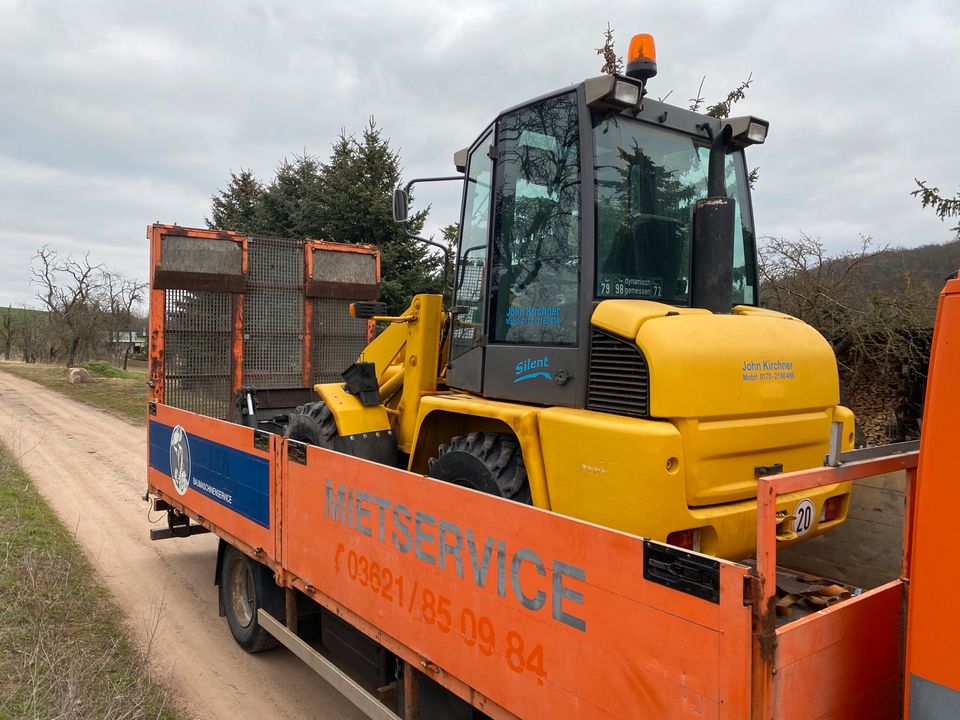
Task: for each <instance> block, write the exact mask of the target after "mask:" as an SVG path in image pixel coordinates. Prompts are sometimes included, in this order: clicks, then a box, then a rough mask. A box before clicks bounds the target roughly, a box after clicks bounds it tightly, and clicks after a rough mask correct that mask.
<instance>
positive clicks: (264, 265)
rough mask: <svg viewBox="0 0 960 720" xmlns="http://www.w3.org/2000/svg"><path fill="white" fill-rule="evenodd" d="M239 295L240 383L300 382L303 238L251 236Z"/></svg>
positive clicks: (295, 384)
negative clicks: (242, 291) (241, 322)
mask: <svg viewBox="0 0 960 720" xmlns="http://www.w3.org/2000/svg"><path fill="white" fill-rule="evenodd" d="M247 247H248V263H247V267H248V274H247V286H246V290H245V291H244V298H243V384H244V385H248V386H254V387H261V388H282V387H302V386H303V279H304V278H303V274H304V268H303V242H302V241H298V240H282V239H278V238H262V237H252V238H250V239H249V244H248V246H247Z"/></svg>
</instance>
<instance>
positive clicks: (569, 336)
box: [490, 93, 580, 345]
mask: <svg viewBox="0 0 960 720" xmlns="http://www.w3.org/2000/svg"><path fill="white" fill-rule="evenodd" d="M497 152H498V160H499V165H498V176H499V177H498V182H497V189H496V194H495V202H494V236H493V264H492V267H491V277H490V282H491V286H492V287H491V292H492V298H491V320H492V330H491V333H492V340H493V342H497V343H511V344H524V345H574V344H576V342H577V304H578V296H579V284H580V138H579V128H578V123H577V100H576V94H575V93H568V94H566V95H560V96H557V97H553V98H548V99H547V100H544V101H543V102H540V103H537V104H535V105H530V106H527V107H524V108H521V109H519V110H516V111H514V112H512V113H510V114H508V115H505V116H504V117H503V118H502V119H501V121H500V127H499V132H498V148H497Z"/></svg>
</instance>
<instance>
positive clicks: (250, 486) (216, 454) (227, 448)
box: [147, 405, 279, 560]
mask: <svg viewBox="0 0 960 720" xmlns="http://www.w3.org/2000/svg"><path fill="white" fill-rule="evenodd" d="M178 426H179V427H181V428H183V429H184V430H186V433H187V441H186V443H187V446H188V448H189V449H188V451H187V453H188V454H189V461H188V462H186V463H185V465H184V466H185V467H186V468H187V474H188V476H189V479H188V482H186V483H181V486H180V488H179V489H178V488H177V486H176V485H175V483H174V481H173V478H172V477H171V473H170V468H171V467H172V466H173V465H174V464H175V463H176V462H177V460H175V459H174V455H175V453H174V452H173V451H172V450H171V440H170V439H171V435H172V432H173V431H174V430H175V429H176V428H177V427H178ZM147 432H148V450H147V452H148V457H147V476H148V478H149V487H150V490H151V491H152V492H153V493H155V494H157V493H162V494H163V496H164V499H166V500H168V501H169V502H171V503H172V504H174V505H175V506H177V507H178V508H181V507H182V508H185V509H187V510H189V511H191V512H192V514H194V515H199V516H200V517H201V518H202V519H203V520H204V521H206V522H207V523H209V524H210V525H212V526H213V527H214V528H217V529H219V530H222V531H223V532H225V533H227V534H228V535H230V536H231V537H232V538H234V539H236V540H239V541H240V542H241V543H243V544H244V545H246V546H248V547H249V548H250V549H252V550H254V551H256V550H257V549H258V548H259V550H260V552H258V553H257V552H255V554H257V555H258V556H262V557H261V558H260V559H261V560H266V559H268V558H272V557H275V554H276V542H275V537H276V508H275V503H274V502H273V498H274V496H275V493H276V487H277V476H276V472H277V463H275V462H273V457H274V454H275V453H276V445H277V443H278V441H279V438H277V437H275V436H269V437H268V442H267V445H266V448H265V449H259V448H257V447H255V446H254V431H253V429H251V428H248V427H244V426H242V425H235V424H233V423H228V422H223V421H221V420H214V419H212V418H207V417H204V416H203V415H197V414H194V413H191V412H187V411H185V410H178V409H177V408H172V407H169V406H166V405H157V407H156V415H150V416H149V418H148V430H147ZM264 435H265V434H264ZM181 454H182V452H181ZM181 462H182V461H181Z"/></svg>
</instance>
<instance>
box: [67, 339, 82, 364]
mask: <svg viewBox="0 0 960 720" xmlns="http://www.w3.org/2000/svg"><path fill="white" fill-rule="evenodd" d="M79 347H80V338H79V337H76V336H74V337H73V338H71V339H70V346H69V348H68V349H67V367H68V368H71V367H74V363H75V362H76V360H77V350H78V348H79Z"/></svg>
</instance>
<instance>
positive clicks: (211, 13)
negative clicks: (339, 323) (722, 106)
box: [0, 0, 960, 303]
mask: <svg viewBox="0 0 960 720" xmlns="http://www.w3.org/2000/svg"><path fill="white" fill-rule="evenodd" d="M954 10H955V8H954V7H952V6H951V5H950V4H949V3H946V2H939V3H938V2H914V3H910V4H909V5H903V4H898V3H893V2H878V3H872V4H870V5H868V6H865V5H863V4H862V3H853V2H848V3H843V2H840V3H836V2H811V3H802V4H801V3H788V2H775V3H774V2H771V3H756V2H745V1H736V2H726V3H710V4H704V3H701V2H692V1H691V0H679V1H677V2H673V3H670V4H669V6H660V7H653V6H646V7H644V6H638V5H637V4H636V3H635V2H610V3H604V4H603V5H602V6H601V5H598V4H596V3H574V2H567V3H563V2H559V3H558V2H544V1H541V0H532V1H530V2H524V3H516V2H471V3H447V2H440V1H439V0H433V1H425V2H416V1H414V0H410V1H408V2H404V3H389V2H382V1H381V2H367V1H366V0H361V1H356V2H350V3H332V2H321V3H316V2H293V1H292V0H291V1H290V2H226V1H225V0H219V1H215V2H207V3H196V2H166V3H163V4H162V5H160V4H155V3H150V4H147V3H129V2H123V1H122V0H100V1H99V2H93V1H91V2H84V3H82V4H81V3H62V2H50V1H47V2H44V1H42V0H41V1H36V0H34V1H31V2H9V1H7V2H4V0H0V102H2V112H0V253H2V255H3V260H4V262H2V263H0V302H2V303H7V302H18V301H21V300H27V299H29V297H30V296H31V295H32V291H31V290H30V289H29V288H28V287H27V284H26V278H27V269H26V264H27V263H28V261H29V257H30V255H32V253H33V250H34V249H35V248H36V247H38V246H39V245H40V244H43V243H44V242H49V243H50V244H52V245H55V246H57V247H60V248H62V249H64V250H69V251H73V252H77V253H80V252H83V251H84V250H85V249H90V250H91V251H92V252H93V253H94V255H95V256H96V257H97V259H98V260H102V261H103V262H106V263H107V264H110V265H112V266H116V267H118V269H120V270H122V271H123V272H127V273H129V274H135V275H138V276H140V277H144V276H145V275H146V245H145V243H144V240H143V228H144V226H145V225H146V224H147V223H148V222H152V221H154V220H158V219H159V220H161V221H166V222H172V221H178V222H180V223H181V224H187V225H200V224H202V222H203V217H204V215H205V214H206V212H207V211H208V207H209V196H210V194H211V193H213V192H215V191H216V189H217V188H218V187H219V186H222V185H223V184H224V181H225V178H226V176H227V172H228V171H229V170H230V169H234V170H237V169H239V168H241V167H245V168H247V167H249V168H253V169H254V170H255V171H256V172H257V173H258V174H259V175H260V176H261V177H263V178H266V177H269V176H270V175H271V173H272V171H273V169H274V167H275V165H276V163H277V162H278V161H279V160H280V159H282V158H283V157H284V156H286V155H289V154H291V153H294V152H302V151H303V150H306V151H308V152H311V153H314V154H317V155H320V156H321V157H325V156H326V155H327V154H328V152H329V147H330V142H331V141H332V140H333V139H334V137H335V136H336V135H337V133H338V132H339V131H340V129H341V128H346V129H347V130H348V131H357V130H359V129H361V128H362V127H363V125H364V123H365V122H366V120H367V118H368V117H369V116H370V115H375V116H376V118H377V120H378V123H379V124H380V126H381V127H383V128H384V130H385V132H386V134H387V135H388V136H389V137H390V138H391V139H392V141H393V144H394V146H395V147H398V148H400V150H401V152H402V156H403V161H404V165H405V168H406V170H407V173H408V175H410V176H413V175H429V174H436V173H444V174H445V173H447V172H449V171H450V170H451V169H452V164H451V156H452V153H453V151H454V150H456V149H458V148H460V147H463V146H464V145H466V144H468V143H469V142H471V141H472V140H473V139H474V138H475V137H476V136H477V135H478V134H479V133H480V131H481V130H482V129H483V128H484V127H485V126H486V124H487V123H488V122H489V121H490V120H491V119H492V118H493V117H494V116H495V115H496V113H497V112H499V111H500V110H502V109H503V108H505V107H507V106H510V105H513V104H515V103H517V102H519V101H522V100H523V99H524V98H528V97H533V96H535V95H539V94H541V93H543V92H545V91H548V90H551V89H554V88H556V87H561V86H564V85H566V84H570V83H573V82H577V81H579V80H581V79H583V78H584V77H587V76H590V75H593V74H595V73H596V72H597V70H598V69H599V65H600V63H599V60H598V58H597V57H596V56H595V55H594V51H593V49H594V48H595V47H597V45H598V44H599V43H600V33H601V30H602V29H603V28H604V27H605V26H606V22H607V20H609V21H610V22H611V24H612V25H613V27H614V28H615V30H616V32H617V38H618V46H619V48H620V50H621V52H625V50H626V46H627V43H628V41H629V37H630V35H631V33H633V32H644V31H646V32H653V33H654V34H655V36H656V38H657V43H658V50H659V65H660V74H659V75H658V76H657V78H655V79H654V81H653V82H652V83H651V86H650V90H651V94H653V95H654V96H660V95H664V94H666V93H668V92H670V91H672V94H671V96H670V101H672V102H675V103H677V104H680V105H684V104H686V101H687V98H689V97H691V96H692V95H693V94H694V93H695V92H696V89H697V86H698V85H699V83H700V79H701V77H702V75H704V74H706V75H707V81H706V85H705V95H706V96H707V97H708V98H710V99H712V98H714V97H716V96H718V95H720V94H722V93H723V92H724V91H726V90H727V89H728V88H729V87H732V86H733V85H735V84H736V83H737V82H738V81H739V80H741V79H743V78H744V77H745V76H746V75H747V73H748V72H751V71H752V72H753V75H754V79H755V83H754V87H753V88H752V89H751V91H750V94H749V97H748V100H747V102H745V103H744V104H743V107H742V111H743V112H753V113H755V114H757V115H761V116H763V117H765V118H767V119H769V120H770V121H771V123H772V130H771V135H770V141H769V143H768V144H767V145H766V146H764V147H762V148H753V151H754V152H753V153H752V154H751V157H750V162H751V164H755V165H759V166H760V168H761V180H760V185H759V188H758V191H757V194H756V197H755V210H756V215H757V221H758V227H759V230H760V232H761V233H772V234H787V235H790V234H794V233H795V232H797V231H798V230H800V229H803V230H805V231H807V232H809V233H810V234H812V235H818V236H821V237H822V238H823V239H824V241H825V242H826V243H827V244H828V246H830V247H843V246H845V245H846V244H849V243H851V242H855V241H856V238H857V235H858V234H859V233H861V232H862V233H865V234H873V235H874V236H876V237H877V238H878V240H880V241H881V242H886V241H889V242H894V243H904V244H913V243H921V242H933V241H942V240H946V239H948V237H949V234H948V233H947V231H946V226H945V225H944V224H943V223H940V222H939V221H937V220H936V219H935V218H933V217H932V216H931V215H930V214H929V213H928V212H927V211H923V210H921V209H920V208H919V205H918V204H917V203H916V201H915V200H914V199H913V198H911V197H909V195H908V193H909V191H910V190H911V189H912V188H911V185H912V178H913V177H914V176H915V175H916V176H920V177H927V178H929V179H930V180H931V181H932V182H934V183H937V184H940V186H941V187H944V188H946V189H951V190H952V189H953V188H954V187H955V186H956V182H955V178H956V175H955V158H956V157H958V156H960V152H958V151H960V140H957V138H956V136H955V134H954V133H952V128H951V127H950V118H951V117H955V116H956V115H957V112H958V110H960V106H958V102H960V101H958V99H957V98H956V97H955V94H951V88H952V85H953V82H952V81H953V78H952V74H953V71H954V69H955V65H956V62H955V60H954V58H955V57H956V56H957V53H958V50H960V35H958V33H960V31H958V30H957V29H956V25H955V24H954V22H953V20H954ZM418 201H420V202H424V203H427V202H431V203H432V204H433V216H432V221H431V227H432V228H433V229H436V228H437V227H439V226H440V225H443V224H445V223H446V222H449V221H452V220H454V219H455V214H456V204H457V202H458V201H459V195H458V193H457V192H456V191H455V190H450V189H442V188H430V189H426V188H424V189H423V190H421V191H419V192H418Z"/></svg>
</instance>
